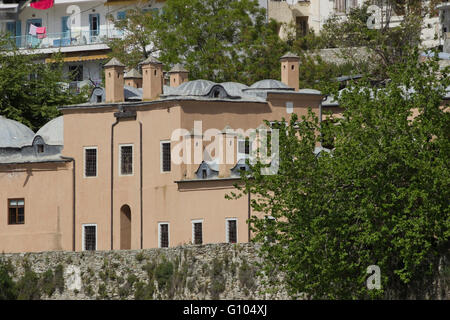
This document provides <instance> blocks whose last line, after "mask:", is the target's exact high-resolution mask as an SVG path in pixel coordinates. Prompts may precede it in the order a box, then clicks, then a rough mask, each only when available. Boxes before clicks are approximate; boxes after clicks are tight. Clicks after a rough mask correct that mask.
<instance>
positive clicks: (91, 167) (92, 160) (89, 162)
mask: <svg viewBox="0 0 450 320" xmlns="http://www.w3.org/2000/svg"><path fill="white" fill-rule="evenodd" d="M84 175H85V176H86V177H96V176H97V148H86V149H84Z"/></svg>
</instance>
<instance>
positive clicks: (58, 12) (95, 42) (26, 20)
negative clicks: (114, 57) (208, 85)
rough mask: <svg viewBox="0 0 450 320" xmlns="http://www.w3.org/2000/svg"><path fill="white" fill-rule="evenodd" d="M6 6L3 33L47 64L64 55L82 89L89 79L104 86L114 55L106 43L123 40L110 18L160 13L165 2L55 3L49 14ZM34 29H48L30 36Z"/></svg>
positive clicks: (0, 15)
mask: <svg viewBox="0 0 450 320" xmlns="http://www.w3.org/2000/svg"><path fill="white" fill-rule="evenodd" d="M6 2H8V0H4V1H2V2H0V31H2V32H5V31H8V32H9V33H10V34H11V35H12V37H13V39H14V42H15V43H16V46H17V47H18V48H19V49H20V50H23V52H24V53H26V52H33V53H42V54H44V56H46V57H47V59H46V62H52V61H51V59H50V54H52V53H55V52H59V51H60V52H62V53H64V61H65V64H64V68H65V72H67V73H68V72H69V71H71V72H72V73H74V79H73V80H74V83H75V84H77V85H78V86H80V85H81V84H84V83H86V82H89V81H88V79H91V80H93V81H94V82H96V83H98V82H101V78H102V65H103V63H104V62H105V61H106V59H107V53H108V52H109V51H110V49H109V48H108V46H107V45H106V43H105V42H106V40H107V39H111V38H117V37H122V36H123V33H122V32H121V31H120V30H117V29H116V28H115V27H114V24H113V23H112V21H110V20H109V19H107V16H109V15H112V16H113V17H114V18H116V19H121V18H125V17H126V10H127V9H130V8H132V7H134V6H141V7H143V8H144V9H146V10H159V9H160V8H161V7H162V6H163V5H164V2H165V0H150V1H149V0H143V1H136V0H125V1H124V0H54V5H53V6H52V7H51V8H49V9H46V10H38V9H34V8H32V7H31V6H30V4H28V5H26V1H22V0H21V1H20V2H19V3H16V4H14V3H12V4H8V3H6ZM9 2H13V1H9ZM68 21H69V23H68ZM33 26H34V27H45V33H44V34H36V35H32V34H30V29H33V28H34V27H33ZM69 26H70V28H69ZM41 31H42V29H41Z"/></svg>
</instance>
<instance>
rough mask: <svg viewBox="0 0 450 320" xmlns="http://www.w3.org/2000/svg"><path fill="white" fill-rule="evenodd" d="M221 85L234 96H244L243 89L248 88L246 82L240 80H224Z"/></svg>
mask: <svg viewBox="0 0 450 320" xmlns="http://www.w3.org/2000/svg"><path fill="white" fill-rule="evenodd" d="M220 85H221V86H222V87H223V88H224V89H225V90H226V91H227V92H228V94H229V95H232V96H242V90H245V89H248V87H247V86H246V85H245V84H242V83H239V82H223V83H221V84H220Z"/></svg>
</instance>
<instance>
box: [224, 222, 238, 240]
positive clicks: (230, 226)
mask: <svg viewBox="0 0 450 320" xmlns="http://www.w3.org/2000/svg"><path fill="white" fill-rule="evenodd" d="M226 233H227V239H226V240H227V242H228V243H236V242H237V219H235V218H233V219H226Z"/></svg>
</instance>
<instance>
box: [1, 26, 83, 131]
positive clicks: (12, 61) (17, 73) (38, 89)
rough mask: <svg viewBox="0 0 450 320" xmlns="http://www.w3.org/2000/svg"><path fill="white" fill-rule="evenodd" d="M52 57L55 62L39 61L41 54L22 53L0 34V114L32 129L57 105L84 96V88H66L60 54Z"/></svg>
mask: <svg viewBox="0 0 450 320" xmlns="http://www.w3.org/2000/svg"><path fill="white" fill-rule="evenodd" d="M53 58H54V59H55V61H56V62H55V63H40V62H39V61H40V60H42V59H43V57H42V56H40V55H36V54H23V53H22V52H20V51H19V50H17V49H16V48H15V46H14V43H11V42H10V41H8V39H7V37H6V36H2V35H0V66H1V68H0V115H2V116H5V117H7V118H9V119H13V120H16V121H19V122H21V123H23V124H25V125H27V126H29V127H30V128H31V129H32V130H34V131H36V130H37V129H39V128H40V127H42V126H43V125H44V124H45V123H47V122H48V121H49V120H51V119H53V118H55V117H57V116H58V115H59V111H58V110H57V107H59V106H62V105H69V104H74V103H82V102H85V101H86V100H87V94H86V93H87V91H82V92H83V93H82V94H75V93H73V92H71V91H70V90H68V89H67V87H68V77H67V76H65V75H64V73H63V68H62V57H61V55H59V54H56V55H55V56H54V57H53Z"/></svg>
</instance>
